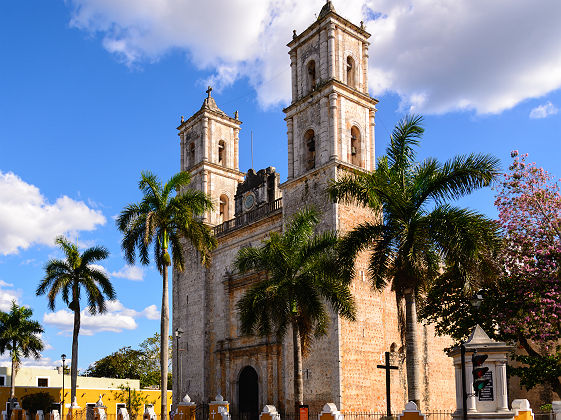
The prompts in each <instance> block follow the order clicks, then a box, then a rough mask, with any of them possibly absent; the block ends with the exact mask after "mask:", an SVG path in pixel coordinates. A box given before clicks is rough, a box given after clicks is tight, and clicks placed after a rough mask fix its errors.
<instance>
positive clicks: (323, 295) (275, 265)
mask: <svg viewBox="0 0 561 420" xmlns="http://www.w3.org/2000/svg"><path fill="white" fill-rule="evenodd" d="M318 222H319V219H318V216H317V213H316V212H315V211H314V210H310V209H304V210H301V211H300V212H298V213H297V214H296V215H295V216H294V218H293V219H292V221H291V223H290V224H289V225H288V227H287V228H286V231H285V232H284V233H282V234H279V233H277V232H273V233H271V235H270V236H269V238H268V239H267V240H265V241H263V244H262V246H261V247H259V248H254V247H247V248H242V249H240V251H239V252H238V255H237V257H236V259H235V261H234V266H235V268H236V269H237V270H238V271H239V272H241V273H247V272H249V271H256V272H264V273H266V275H267V278H266V280H263V281H261V282H259V283H257V284H256V285H254V286H253V287H251V288H250V289H248V290H247V291H246V293H245V294H244V296H243V297H242V298H241V299H240V300H239V302H238V304H237V308H238V310H239V314H240V320H241V331H242V333H243V334H252V333H256V334H258V335H260V336H267V335H269V334H271V332H275V333H276V335H277V337H278V339H279V340H282V339H283V338H284V336H285V334H286V332H287V329H288V327H291V328H292V343H293V350H294V404H295V406H296V409H297V408H298V406H299V405H301V404H302V403H303V399H304V391H303V383H302V352H303V351H304V352H305V351H306V349H307V348H308V347H309V345H310V343H311V340H312V339H313V337H314V336H315V337H320V336H322V335H325V334H326V332H327V326H328V324H329V313H328V311H327V309H326V306H325V304H324V300H326V301H327V302H329V303H330V304H331V307H332V308H333V309H334V310H335V311H336V312H337V313H338V314H339V315H341V316H343V317H345V318H347V319H350V320H354V319H355V305H354V300H353V297H352V294H351V291H350V289H349V283H348V282H344V281H341V279H340V277H338V275H337V273H338V271H337V269H336V258H335V256H336V253H335V247H336V245H337V235H336V234H335V233H334V232H324V233H321V234H315V233H314V228H315V227H316V225H317V224H318Z"/></svg>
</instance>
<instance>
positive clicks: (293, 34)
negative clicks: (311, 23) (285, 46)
mask: <svg viewBox="0 0 561 420" xmlns="http://www.w3.org/2000/svg"><path fill="white" fill-rule="evenodd" d="M297 36H298V35H296V29H294V30H293V31H292V39H294V38H296V37H297Z"/></svg>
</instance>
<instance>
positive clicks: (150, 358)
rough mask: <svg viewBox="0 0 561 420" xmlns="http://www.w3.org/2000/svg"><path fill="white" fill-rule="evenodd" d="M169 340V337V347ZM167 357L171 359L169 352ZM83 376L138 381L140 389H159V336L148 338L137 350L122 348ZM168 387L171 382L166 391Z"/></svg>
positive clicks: (94, 365) (93, 366) (89, 368)
mask: <svg viewBox="0 0 561 420" xmlns="http://www.w3.org/2000/svg"><path fill="white" fill-rule="evenodd" d="M171 340H172V337H171V336H170V347H171ZM169 355H170V358H171V351H170V352H169ZM170 364H171V361H170ZM85 374H86V375H87V376H93V377H97V378H118V379H139V380H140V387H141V388H155V387H159V385H160V334H158V333H156V334H154V335H153V336H152V337H148V338H147V339H146V340H144V341H143V342H142V343H140V345H139V348H138V349H133V348H132V347H123V348H121V349H119V350H117V351H116V352H114V353H112V354H110V355H108V356H105V357H104V358H102V359H100V360H98V361H97V362H94V363H93V364H92V365H90V366H89V367H88V369H87V370H86V371H85ZM170 380H171V376H170ZM170 387H171V382H168V389H171V388H170Z"/></svg>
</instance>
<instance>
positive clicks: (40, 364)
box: [0, 354, 61, 385]
mask: <svg viewBox="0 0 561 420" xmlns="http://www.w3.org/2000/svg"><path fill="white" fill-rule="evenodd" d="M21 364H22V366H23V367H29V368H42V369H56V367H57V366H60V365H61V363H60V361H59V362H56V361H54V360H52V359H51V358H50V357H41V358H39V359H33V358H31V359H26V358H24V359H22V362H21ZM11 365H12V362H11V361H10V356H9V355H8V354H5V355H3V356H2V357H0V366H2V367H11ZM16 385H17V379H16Z"/></svg>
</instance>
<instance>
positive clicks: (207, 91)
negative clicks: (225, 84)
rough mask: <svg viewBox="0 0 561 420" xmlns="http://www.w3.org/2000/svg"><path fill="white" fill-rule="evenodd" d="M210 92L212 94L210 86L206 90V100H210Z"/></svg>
mask: <svg viewBox="0 0 561 420" xmlns="http://www.w3.org/2000/svg"><path fill="white" fill-rule="evenodd" d="M210 92H212V86H209V87H208V89H207V90H206V93H207V95H208V96H207V98H210Z"/></svg>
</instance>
